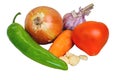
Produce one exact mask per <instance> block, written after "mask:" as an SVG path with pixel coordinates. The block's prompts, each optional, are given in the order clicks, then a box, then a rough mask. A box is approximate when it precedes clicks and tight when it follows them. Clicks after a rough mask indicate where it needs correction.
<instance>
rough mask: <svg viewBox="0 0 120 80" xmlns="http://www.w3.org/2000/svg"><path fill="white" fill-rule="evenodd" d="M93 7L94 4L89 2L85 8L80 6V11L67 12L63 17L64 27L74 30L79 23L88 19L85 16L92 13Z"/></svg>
mask: <svg viewBox="0 0 120 80" xmlns="http://www.w3.org/2000/svg"><path fill="white" fill-rule="evenodd" d="M92 8H93V4H89V5H88V6H86V7H85V8H81V7H80V8H79V12H77V13H76V12H75V10H73V11H72V12H71V13H67V14H65V15H64V17H63V23H64V29H70V30H73V29H74V28H75V27H76V26H77V25H78V24H80V23H83V22H85V21H86V19H85V16H86V15H88V14H89V13H90V10H91V9H92Z"/></svg>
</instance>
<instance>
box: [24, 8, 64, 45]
mask: <svg viewBox="0 0 120 80" xmlns="http://www.w3.org/2000/svg"><path fill="white" fill-rule="evenodd" d="M25 29H26V31H27V32H28V33H29V34H30V35H31V36H32V37H33V38H34V40H35V41H36V42H38V43H40V44H46V43H49V42H52V41H53V40H54V39H55V38H56V37H57V36H58V35H59V34H60V33H61V32H62V29H63V21H62V17H61V15H60V14H59V13H58V11H56V10H55V9H53V8H50V7H47V6H39V7H36V8H34V9H32V10H31V11H30V12H29V13H28V14H27V16H26V20H25Z"/></svg>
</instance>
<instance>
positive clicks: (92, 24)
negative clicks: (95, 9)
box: [72, 21, 109, 56]
mask: <svg viewBox="0 0 120 80" xmlns="http://www.w3.org/2000/svg"><path fill="white" fill-rule="evenodd" d="M108 36H109V30H108V28H107V26H106V25H105V24H104V23H102V22H97V21H86V22H84V23H82V24H79V25H77V26H76V28H75V29H74V30H73V34H72V40H73V42H74V43H75V45H76V46H77V47H78V48H80V49H81V50H83V51H85V52H86V53H87V54H88V55H90V56H95V55H97V54H98V53H99V52H100V50H101V49H102V48H103V46H104V45H105V43H106V42H107V40H108Z"/></svg>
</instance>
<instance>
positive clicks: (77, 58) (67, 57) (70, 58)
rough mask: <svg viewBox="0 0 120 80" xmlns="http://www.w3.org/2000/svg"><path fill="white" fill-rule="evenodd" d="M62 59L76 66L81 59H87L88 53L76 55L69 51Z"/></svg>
mask: <svg viewBox="0 0 120 80" xmlns="http://www.w3.org/2000/svg"><path fill="white" fill-rule="evenodd" d="M60 59H62V60H63V61H65V62H66V63H67V64H70V65H72V66H76V65H77V64H78V63H79V62H80V60H87V59H88V57H87V56H86V55H79V56H77V55H75V54H72V53H70V52H67V53H66V54H65V55H64V56H61V57H60Z"/></svg>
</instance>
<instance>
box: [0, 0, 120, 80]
mask: <svg viewBox="0 0 120 80" xmlns="http://www.w3.org/2000/svg"><path fill="white" fill-rule="evenodd" d="M118 1H119V0H3V1H2V2H0V80H109V79H110V80H120V9H119V7H120V4H119V2H118ZM90 3H93V4H94V9H93V10H92V12H91V13H90V15H89V16H86V19H87V20H95V21H100V22H104V23H105V24H106V25H107V26H108V28H109V32H110V35H109V40H108V42H107V43H106V45H105V46H104V47H103V49H102V50H101V52H100V53H99V54H98V55H97V56H94V57H93V56H92V57H90V56H88V60H87V61H82V60H81V62H80V63H79V64H78V65H77V66H75V67H71V66H69V69H68V70H67V71H62V70H58V69H52V68H49V67H46V66H43V65H41V64H38V63H36V62H34V61H32V60H30V59H29V58H27V57H26V56H24V55H23V54H22V53H21V52H20V51H19V50H18V49H16V48H15V47H14V46H13V44H12V43H11V42H10V41H9V40H8V37H7V34H6V30H7V27H8V26H9V25H10V24H11V22H12V19H13V17H14V15H15V14H16V13H17V12H21V13H22V15H20V16H18V17H17V19H16V22H18V23H20V24H21V25H23V26H24V20H25V16H26V15H27V13H28V12H29V11H30V10H31V9H33V8H35V7H37V6H42V5H44V6H50V7H52V8H54V9H56V10H57V11H58V12H59V13H60V14H61V15H62V16H63V15H64V14H65V13H67V12H70V11H72V10H74V9H75V10H78V8H79V7H80V6H81V7H85V6H86V5H88V4H90ZM43 47H45V48H49V45H45V46H43ZM70 51H71V52H72V53H75V54H85V53H84V52H83V51H81V50H79V49H78V48H77V47H76V46H74V47H73V48H72V49H71V50H70Z"/></svg>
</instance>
